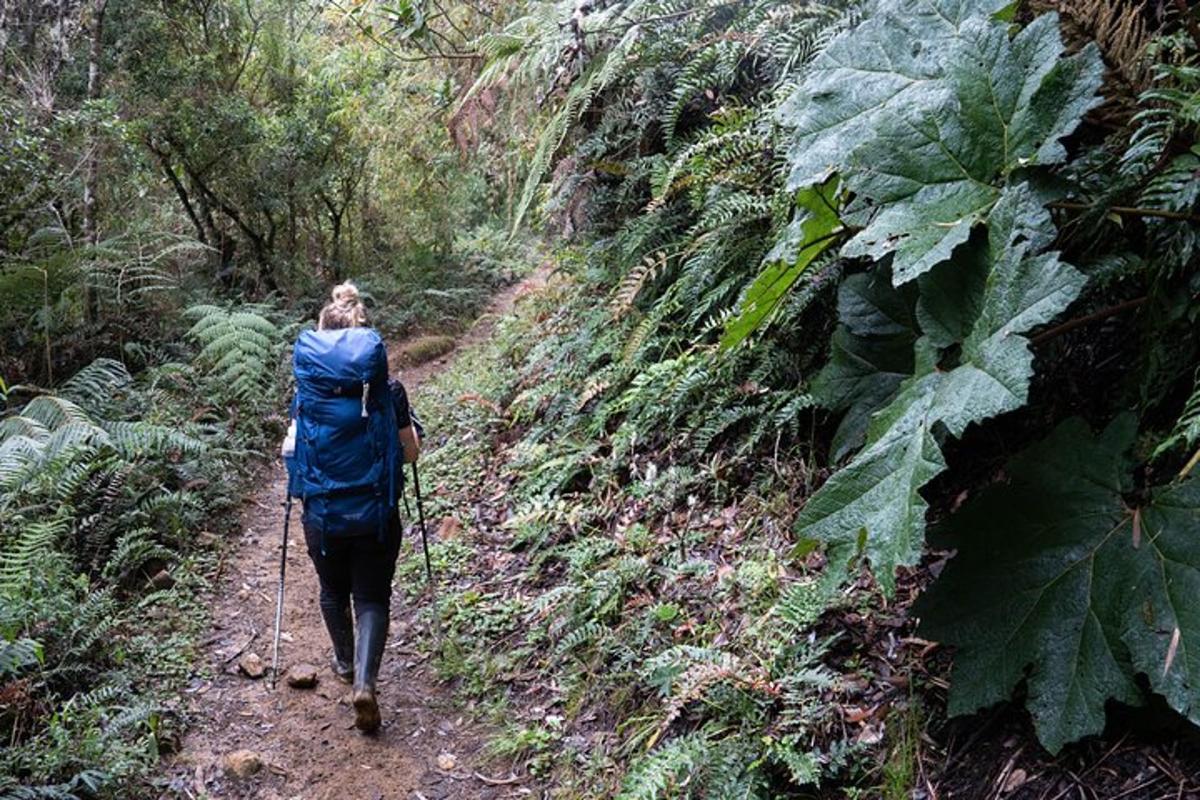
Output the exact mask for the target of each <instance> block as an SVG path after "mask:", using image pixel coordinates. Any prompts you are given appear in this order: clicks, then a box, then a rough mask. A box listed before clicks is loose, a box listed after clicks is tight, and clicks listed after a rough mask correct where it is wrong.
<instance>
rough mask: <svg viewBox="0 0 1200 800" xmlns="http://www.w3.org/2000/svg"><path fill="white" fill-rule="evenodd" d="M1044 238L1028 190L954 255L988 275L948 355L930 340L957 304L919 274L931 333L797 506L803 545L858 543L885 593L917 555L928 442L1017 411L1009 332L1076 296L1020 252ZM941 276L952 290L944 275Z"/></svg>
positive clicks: (1018, 375) (1074, 287) (934, 456)
mask: <svg viewBox="0 0 1200 800" xmlns="http://www.w3.org/2000/svg"><path fill="white" fill-rule="evenodd" d="M1052 235H1053V226H1052V225H1051V222H1050V219H1049V215H1048V214H1047V212H1046V211H1045V209H1044V208H1042V207H1041V205H1040V204H1039V203H1038V201H1037V200H1036V199H1035V198H1034V197H1033V195H1032V193H1031V192H1030V191H1029V190H1028V189H1026V188H1024V187H1021V188H1018V189H1011V190H1008V191H1006V192H1005V194H1004V195H1003V197H1002V198H1001V199H1000V201H999V203H998V205H997V213H996V219H995V223H994V224H993V226H992V227H991V228H990V229H989V231H988V236H987V238H986V241H980V242H978V243H976V244H975V245H974V247H973V248H963V249H962V254H961V255H960V256H959V257H958V258H961V259H962V260H963V262H964V266H963V268H964V269H978V268H979V265H981V264H982V265H984V266H986V267H987V269H988V271H987V273H986V275H987V277H986V280H985V282H984V283H983V287H982V291H981V295H980V297H979V300H978V305H977V308H978V310H977V312H976V313H975V314H974V319H973V320H972V321H971V323H970V327H969V329H968V328H966V326H965V325H963V326H962V327H963V330H965V331H967V332H966V335H965V338H964V339H962V341H961V352H959V353H957V355H956V356H955V354H954V351H953V349H951V350H950V352H944V351H943V350H941V349H940V346H945V345H948V344H954V343H955V342H944V341H942V339H943V337H945V336H947V335H949V334H951V333H952V332H953V329H954V327H955V325H957V323H955V325H950V324H947V323H946V322H945V320H948V319H951V318H952V316H953V315H954V314H960V313H961V309H955V310H953V311H952V310H950V309H946V308H943V307H942V304H943V303H956V302H957V298H956V296H955V293H954V292H953V291H952V290H949V289H946V287H939V286H936V285H934V283H933V281H934V280H935V279H936V276H937V273H930V285H928V286H927V287H924V288H925V291H923V293H922V297H921V300H922V302H923V303H925V304H926V309H925V315H926V316H928V317H929V318H931V319H937V320H940V322H939V323H938V324H937V325H936V326H935V327H936V331H937V335H936V336H932V335H925V336H922V337H921V338H920V339H918V340H917V342H916V346H915V348H914V352H915V358H914V372H913V374H912V376H911V377H909V378H908V379H907V380H906V381H905V382H904V383H903V384H902V386H901V388H900V390H899V392H898V393H897V394H896V396H895V397H894V398H893V399H892V400H891V402H890V403H889V404H888V405H887V406H886V407H885V408H884V409H882V410H881V411H879V412H878V413H877V414H876V415H875V417H874V418H873V419H872V421H871V424H870V427H869V429H868V431H867V436H866V446H865V447H864V449H863V450H862V451H860V452H859V453H858V454H857V455H856V456H855V457H854V459H853V460H852V461H851V462H850V463H849V464H848V465H847V466H846V467H845V468H844V469H842V470H841V471H839V472H836V473H834V475H833V476H832V477H831V478H830V479H829V480H828V481H827V482H826V483H825V485H824V486H822V487H821V489H820V490H819V491H818V492H817V493H816V494H815V495H813V497H812V498H810V499H809V501H808V503H807V504H806V505H805V507H804V509H803V511H802V512H801V514H800V517H799V518H798V520H797V522H796V526H797V530H798V531H799V532H800V533H801V534H802V535H804V536H805V537H808V538H815V539H821V540H824V541H827V542H830V543H833V544H843V545H844V544H861V545H862V546H863V548H864V551H865V553H866V555H867V557H868V559H869V560H870V562H871V564H872V565H873V566H874V567H875V570H876V574H877V576H878V579H879V581H880V583H881V585H882V586H883V587H884V589H885V590H886V591H890V590H891V589H892V588H893V586H894V577H893V573H894V571H895V568H896V567H898V566H904V565H911V564H914V563H916V561H917V559H918V558H920V555H921V550H922V545H923V542H924V530H925V508H926V504H925V501H924V500H923V499H922V498H921V496H920V494H919V490H920V489H921V487H922V486H924V485H925V484H926V483H928V482H929V481H930V480H932V479H933V478H934V477H935V476H936V475H937V474H938V473H940V472H941V471H942V470H943V469H945V466H946V465H945V462H944V461H943V460H942V456H941V451H940V448H939V446H938V444H937V439H936V436H935V435H936V434H939V433H940V432H942V431H946V432H948V433H950V434H952V435H954V436H961V435H962V433H963V431H965V430H966V428H967V426H968V425H970V424H971V423H974V422H980V421H982V420H985V419H988V418H990V417H993V416H996V415H997V414H1002V413H1004V412H1006V411H1013V410H1015V409H1018V408H1020V407H1021V406H1023V405H1024V404H1025V402H1026V399H1027V395H1028V391H1029V381H1030V378H1032V376H1033V355H1032V353H1031V352H1030V351H1029V345H1028V340H1027V339H1025V337H1023V336H1021V335H1020V334H1022V333H1025V332H1026V331H1029V330H1030V329H1031V328H1034V327H1036V326H1038V325H1041V324H1043V323H1046V322H1049V321H1050V320H1052V319H1053V318H1054V317H1055V316H1057V315H1058V314H1059V313H1060V312H1061V311H1063V309H1065V308H1066V307H1067V306H1068V305H1069V304H1070V303H1071V301H1072V300H1074V299H1075V297H1076V296H1077V295H1078V294H1079V292H1080V291H1081V290H1082V288H1083V284H1084V278H1083V276H1082V275H1080V274H1079V272H1077V271H1076V270H1075V269H1074V268H1072V267H1071V266H1070V265H1068V264H1065V263H1063V262H1061V261H1059V259H1058V256H1057V254H1056V253H1042V254H1035V253H1032V252H1031V248H1033V247H1037V246H1039V245H1042V244H1044V243H1045V242H1046V241H1048V240H1049V239H1050V238H1051V237H1052ZM956 261H957V259H956ZM947 274H948V275H951V276H953V277H954V281H955V284H954V285H959V283H958V278H957V275H956V274H955V273H954V272H952V271H951V272H948V273H947ZM835 355H836V353H835ZM950 358H956V361H954V362H950V363H947V362H948V361H949V359H950Z"/></svg>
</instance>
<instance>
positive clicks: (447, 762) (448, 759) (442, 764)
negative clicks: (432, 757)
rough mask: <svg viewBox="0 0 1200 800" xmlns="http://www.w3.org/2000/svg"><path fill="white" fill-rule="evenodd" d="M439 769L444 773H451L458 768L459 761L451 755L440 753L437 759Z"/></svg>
mask: <svg viewBox="0 0 1200 800" xmlns="http://www.w3.org/2000/svg"><path fill="white" fill-rule="evenodd" d="M437 765H438V769H440V770H441V771H442V772H449V771H450V770H452V769H454V768H455V767H456V766H458V759H457V758H455V757H454V756H453V755H451V754H450V753H439V754H438V757H437Z"/></svg>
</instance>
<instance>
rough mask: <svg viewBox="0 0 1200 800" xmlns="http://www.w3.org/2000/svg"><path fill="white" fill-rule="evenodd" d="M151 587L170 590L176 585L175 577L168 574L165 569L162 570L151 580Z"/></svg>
mask: <svg viewBox="0 0 1200 800" xmlns="http://www.w3.org/2000/svg"><path fill="white" fill-rule="evenodd" d="M150 585H151V586H153V587H154V588H155V589H170V588H171V587H172V586H174V585H175V576H174V575H172V574H171V573H169V572H167V571H166V570H165V569H160V570H159V571H158V572H156V573H154V577H152V578H151V579H150Z"/></svg>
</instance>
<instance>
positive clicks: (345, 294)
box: [333, 281, 358, 306]
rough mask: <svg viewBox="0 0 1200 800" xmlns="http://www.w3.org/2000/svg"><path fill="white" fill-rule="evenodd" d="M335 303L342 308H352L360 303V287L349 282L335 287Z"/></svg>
mask: <svg viewBox="0 0 1200 800" xmlns="http://www.w3.org/2000/svg"><path fill="white" fill-rule="evenodd" d="M333 302H335V303H337V304H338V305H340V306H352V305H354V304H355V303H357V302H358V287H357V286H355V285H354V284H353V283H350V282H349V281H347V282H346V283H339V284H338V285H337V286H335V287H333Z"/></svg>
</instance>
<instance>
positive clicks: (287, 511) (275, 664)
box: [271, 491, 292, 691]
mask: <svg viewBox="0 0 1200 800" xmlns="http://www.w3.org/2000/svg"><path fill="white" fill-rule="evenodd" d="M291 520H292V493H291V492H290V491H289V492H288V496H287V500H286V501H285V502H284V504H283V553H282V555H280V556H279V590H278V591H277V592H276V593H275V645H274V651H273V652H272V653H271V691H275V682H276V680H277V679H278V678H279V631H280V629H281V627H282V626H283V576H284V574H285V573H286V572H287V546H288V523H290V522H291Z"/></svg>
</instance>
